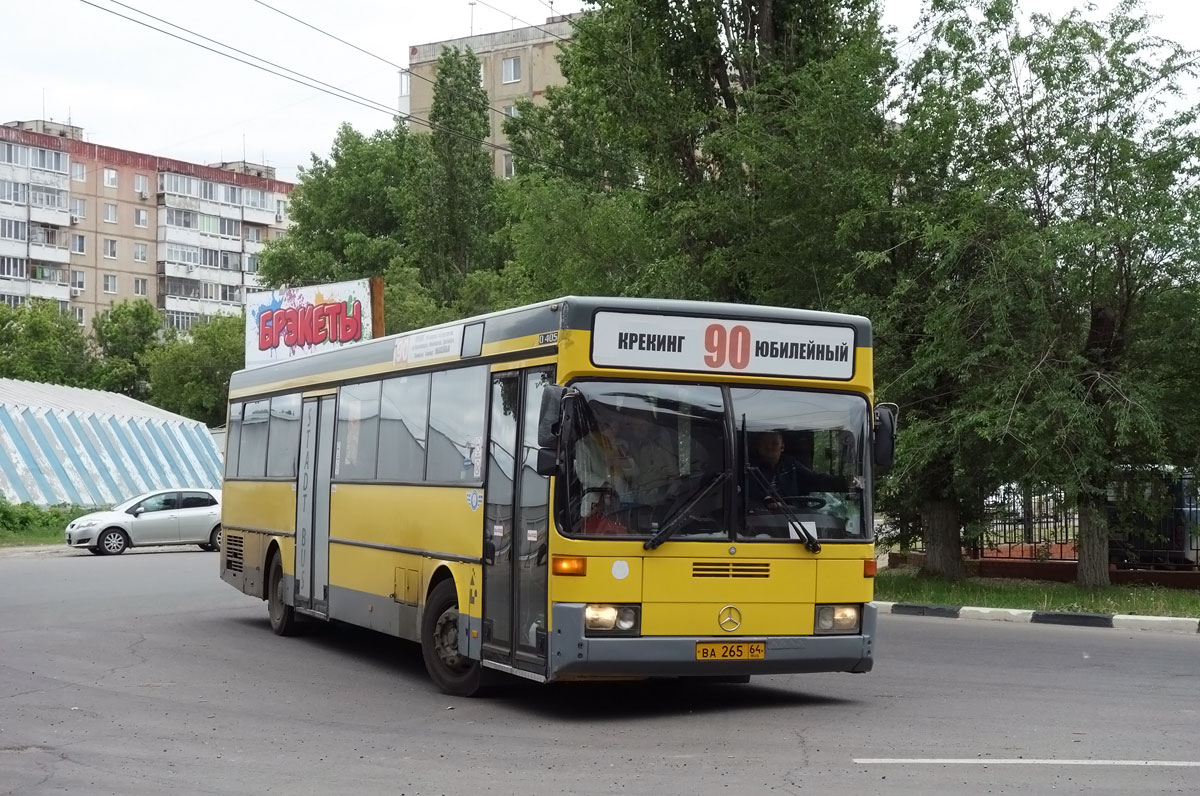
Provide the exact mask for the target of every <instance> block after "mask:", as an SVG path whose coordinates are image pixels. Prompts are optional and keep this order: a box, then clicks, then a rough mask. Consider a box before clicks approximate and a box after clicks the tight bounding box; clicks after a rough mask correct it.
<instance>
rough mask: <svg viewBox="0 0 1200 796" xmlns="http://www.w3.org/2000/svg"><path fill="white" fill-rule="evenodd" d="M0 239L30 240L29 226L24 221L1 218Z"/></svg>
mask: <svg viewBox="0 0 1200 796" xmlns="http://www.w3.org/2000/svg"><path fill="white" fill-rule="evenodd" d="M0 238H8V239H9V240H29V225H28V224H27V223H26V222H24V221H15V220H13V219H11V218H0Z"/></svg>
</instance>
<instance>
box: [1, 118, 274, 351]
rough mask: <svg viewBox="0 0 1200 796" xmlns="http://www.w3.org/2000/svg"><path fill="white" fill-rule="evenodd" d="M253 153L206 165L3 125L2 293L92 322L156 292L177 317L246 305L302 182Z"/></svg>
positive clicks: (169, 321) (68, 133)
mask: <svg viewBox="0 0 1200 796" xmlns="http://www.w3.org/2000/svg"><path fill="white" fill-rule="evenodd" d="M274 177H275V175H274V170H273V169H271V168H269V167H267V166H263V165H256V164H252V163H245V162H241V161H239V162H236V163H219V164H215V165H208V166H205V165H200V164H196V163H186V162H184V161H178V160H173V159H170V158H163V157H158V156H155V155H147V154H143V153H140V152H131V151H128V150H124V149H116V148H114V147H107V146H101V145H98V144H93V143H89V142H86V141H84V140H83V130H82V128H79V127H73V126H70V125H63V124H57V123H55V122H47V121H43V120H34V121H21V122H8V123H6V124H4V125H0V302H4V303H6V304H8V305H10V306H17V305H20V304H23V303H25V302H27V301H29V300H31V299H35V298H42V299H49V300H52V301H57V302H58V304H59V307H60V308H61V309H62V311H63V312H64V313H68V314H70V315H72V316H73V317H74V318H75V319H76V320H77V321H78V322H79V324H80V325H81V326H84V327H85V328H88V329H90V328H91V324H92V319H93V318H94V317H95V316H96V314H97V313H102V312H105V311H107V310H108V308H110V307H111V306H112V305H113V304H114V303H116V302H119V301H122V300H126V299H135V298H145V299H147V300H149V301H151V302H152V303H154V304H155V306H157V307H158V308H159V309H160V310H161V311H162V312H163V317H164V322H165V323H166V325H167V326H170V327H173V328H175V329H179V330H181V331H187V330H188V329H190V328H191V327H192V325H193V324H195V323H196V322H197V321H198V320H200V319H202V318H206V317H210V316H213V315H218V314H231V315H232V314H240V313H241V312H242V308H243V305H244V302H245V293H246V290H247V289H253V288H255V287H257V286H259V281H258V277H257V271H258V256H259V254H260V253H261V252H262V248H263V245H264V244H265V243H266V242H267V241H268V240H270V239H272V238H275V237H278V236H279V235H280V234H282V233H283V231H284V230H285V229H286V227H287V224H288V218H287V201H288V195H289V194H290V192H291V190H292V187H293V186H292V184H291V183H287V182H282V181H279V180H276V179H275V178H274Z"/></svg>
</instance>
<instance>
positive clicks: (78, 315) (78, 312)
mask: <svg viewBox="0 0 1200 796" xmlns="http://www.w3.org/2000/svg"><path fill="white" fill-rule="evenodd" d="M71 312H72V313H74V315H75V322H76V323H78V324H79V325H80V326H83V307H72V308H71Z"/></svg>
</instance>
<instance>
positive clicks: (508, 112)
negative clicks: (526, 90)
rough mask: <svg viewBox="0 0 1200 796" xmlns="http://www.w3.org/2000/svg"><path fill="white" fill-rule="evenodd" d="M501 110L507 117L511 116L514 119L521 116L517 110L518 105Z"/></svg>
mask: <svg viewBox="0 0 1200 796" xmlns="http://www.w3.org/2000/svg"><path fill="white" fill-rule="evenodd" d="M500 110H501V111H503V112H504V115H505V116H511V117H512V118H514V119H515V118H517V117H518V116H520V115H521V112H520V111H518V110H517V106H516V105H505V106H504V107H502V108H501V109H500ZM501 121H503V120H501Z"/></svg>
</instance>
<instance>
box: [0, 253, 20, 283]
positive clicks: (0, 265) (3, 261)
mask: <svg viewBox="0 0 1200 796" xmlns="http://www.w3.org/2000/svg"><path fill="white" fill-rule="evenodd" d="M25 273H26V272H25V259H24V258H22V257H0V276H7V277H8V278H9V279H24V278H25Z"/></svg>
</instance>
